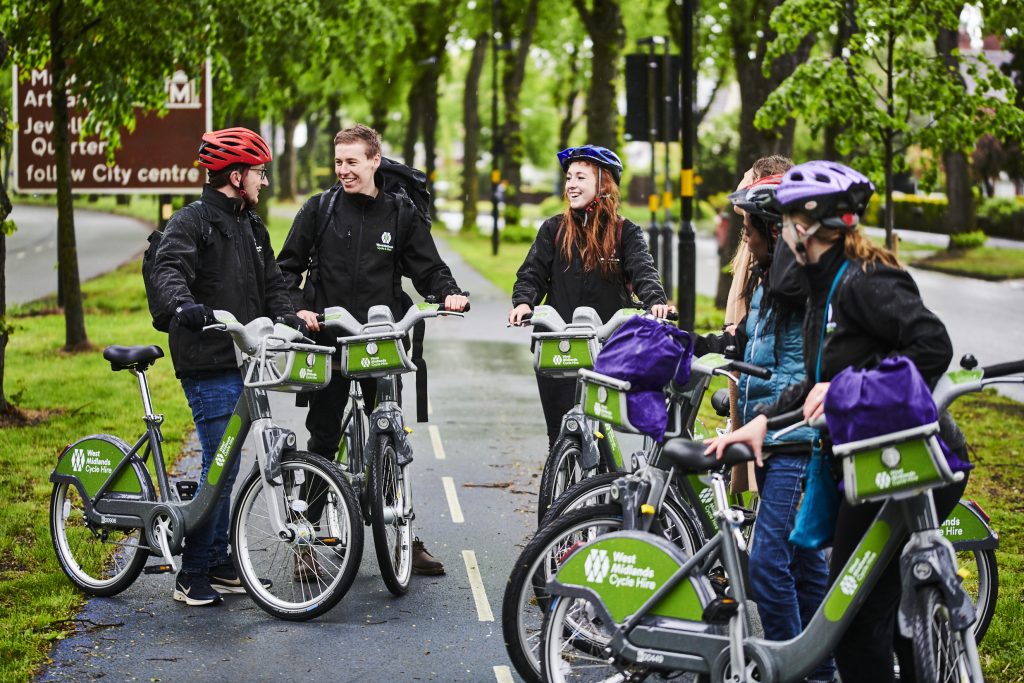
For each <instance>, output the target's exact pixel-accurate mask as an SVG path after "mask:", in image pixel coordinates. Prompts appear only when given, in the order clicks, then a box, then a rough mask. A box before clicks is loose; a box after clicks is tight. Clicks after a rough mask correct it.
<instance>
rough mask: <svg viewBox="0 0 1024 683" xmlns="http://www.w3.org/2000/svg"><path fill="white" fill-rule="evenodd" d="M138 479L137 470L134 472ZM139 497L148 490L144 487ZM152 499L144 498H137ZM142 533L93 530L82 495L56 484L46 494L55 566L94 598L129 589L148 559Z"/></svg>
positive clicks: (68, 486)
mask: <svg viewBox="0 0 1024 683" xmlns="http://www.w3.org/2000/svg"><path fill="white" fill-rule="evenodd" d="M133 471H134V472H135V474H136V476H138V471H137V470H135V469H134V468H133ZM141 490H142V491H143V492H147V491H152V490H153V489H152V486H151V485H150V486H147V485H146V483H142V485H141ZM135 498H136V499H138V500H152V499H153V497H152V496H151V495H149V494H147V493H142V494H139V496H137V497H135ZM144 539H145V535H144V532H143V530H142V528H137V529H128V530H125V529H104V528H98V529H97V528H95V527H94V526H93V525H92V524H91V523H89V522H88V521H87V520H86V518H85V506H84V501H83V499H82V496H81V492H80V491H79V490H78V488H77V487H75V486H74V485H73V484H68V483H67V482H57V483H55V484H54V485H53V489H52V491H51V492H50V540H51V541H52V542H53V550H54V553H55V554H56V555H57V563H58V564H59V565H60V568H61V570H63V572H64V573H65V574H66V575H67V577H68V578H69V579H71V582H72V583H73V584H75V585H76V586H77V587H78V588H79V589H81V590H82V591H83V592H85V593H88V594H89V595H95V596H97V597H110V596H112V595H117V594H118V593H120V592H121V591H123V590H124V589H126V588H128V586H130V585H132V584H133V583H134V582H135V580H136V579H137V578H138V577H139V574H140V573H141V572H142V568H143V567H144V566H145V564H146V559H147V558H148V557H149V549H148V548H147V547H146V546H145V545H143V541H144Z"/></svg>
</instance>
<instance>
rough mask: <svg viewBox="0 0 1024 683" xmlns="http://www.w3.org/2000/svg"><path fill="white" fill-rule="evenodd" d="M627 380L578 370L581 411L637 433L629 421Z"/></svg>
mask: <svg viewBox="0 0 1024 683" xmlns="http://www.w3.org/2000/svg"><path fill="white" fill-rule="evenodd" d="M629 389H630V386H629V382H624V381H622V380H618V379H615V378H614V377H608V376H607V375H600V374H598V373H596V372H593V371H591V370H580V371H579V391H580V394H581V395H582V396H583V412H584V413H585V414H586V415H587V416H588V417H592V418H594V419H595V420H601V421H602V422H607V423H609V424H611V425H612V426H613V427H615V428H616V429H618V430H619V431H623V432H630V433H633V434H639V433H640V430H638V429H637V428H636V427H634V426H633V424H632V423H631V422H630V421H629V408H628V404H627V399H626V392H628V391H629Z"/></svg>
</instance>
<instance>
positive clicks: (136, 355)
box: [103, 344, 164, 372]
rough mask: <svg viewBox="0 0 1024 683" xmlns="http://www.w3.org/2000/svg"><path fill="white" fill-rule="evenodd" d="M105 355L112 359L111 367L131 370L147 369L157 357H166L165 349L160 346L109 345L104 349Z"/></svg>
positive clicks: (116, 369) (106, 357) (112, 368)
mask: <svg viewBox="0 0 1024 683" xmlns="http://www.w3.org/2000/svg"><path fill="white" fill-rule="evenodd" d="M103 357H104V358H105V359H107V360H109V361H110V369H111V370H114V371H115V372H116V371H118V370H129V369H132V368H136V369H138V370H145V369H146V368H148V367H149V366H150V365H152V364H153V361H155V360H156V359H157V358H163V357H164V350H163V349H161V348H160V347H159V346H117V345H116V344H115V345H114V346H108V347H107V348H105V349H103Z"/></svg>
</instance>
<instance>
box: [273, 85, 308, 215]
mask: <svg viewBox="0 0 1024 683" xmlns="http://www.w3.org/2000/svg"><path fill="white" fill-rule="evenodd" d="M304 113H305V107H304V106H302V105H296V106H292V107H288V108H287V109H285V110H284V113H283V115H282V119H281V133H282V137H284V151H283V152H282V153H281V159H280V161H279V162H278V164H277V175H278V178H279V180H278V183H277V198H278V199H279V200H280V201H283V202H290V201H292V200H293V199H295V195H296V193H297V192H298V190H297V188H296V182H295V180H296V179H295V175H296V171H297V169H298V166H299V164H298V160H299V157H298V152H297V151H296V148H295V129H296V127H298V125H299V121H301V120H302V116H303V114H304Z"/></svg>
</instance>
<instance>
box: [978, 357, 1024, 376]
mask: <svg viewBox="0 0 1024 683" xmlns="http://www.w3.org/2000/svg"><path fill="white" fill-rule="evenodd" d="M981 371H982V373H984V377H985V379H995V378H996V377H1006V376H1007V375H1016V374H1017V373H1021V372H1024V360H1014V361H1010V362H1008V363H996V364H995V365H989V366H988V367H984V368H982V369H981Z"/></svg>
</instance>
